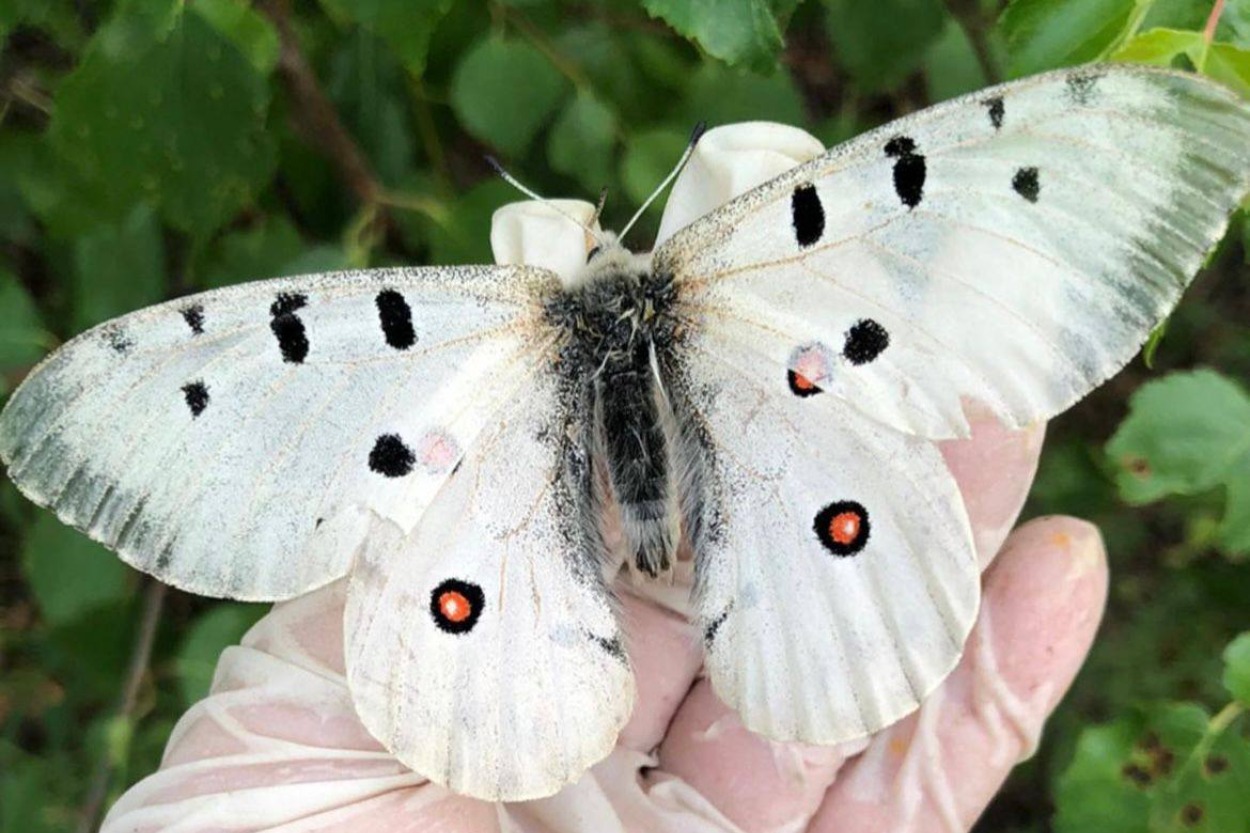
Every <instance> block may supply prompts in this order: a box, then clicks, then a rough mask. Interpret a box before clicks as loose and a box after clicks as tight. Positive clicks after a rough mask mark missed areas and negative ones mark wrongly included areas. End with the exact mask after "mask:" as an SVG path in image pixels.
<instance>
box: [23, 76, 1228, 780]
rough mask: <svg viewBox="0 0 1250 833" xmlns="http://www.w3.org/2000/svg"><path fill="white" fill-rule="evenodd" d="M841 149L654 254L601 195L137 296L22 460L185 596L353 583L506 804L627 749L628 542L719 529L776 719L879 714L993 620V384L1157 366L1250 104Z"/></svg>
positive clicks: (1035, 91) (84, 338)
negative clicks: (977, 532) (603, 220)
mask: <svg viewBox="0 0 1250 833" xmlns="http://www.w3.org/2000/svg"><path fill="white" fill-rule="evenodd" d="M752 129H754V130H757V131H760V130H763V131H773V132H775V133H776V134H777V135H778V136H782V137H783V138H785V137H786V136H790V134H784V131H785V130H787V128H782V127H779V126H768V125H755V126H754V127H753V128H752ZM725 130H726V131H728V130H729V129H725ZM783 134H784V135H783ZM737 135H740V134H734V133H731V132H720V131H713V132H711V133H709V134H708V135H707V136H706V137H705V139H704V141H703V142H702V143H701V144H700V145H698V146H697V148H696V150H695V151H694V156H693V158H692V159H691V162H690V167H689V170H691V171H695V170H698V169H700V167H701V166H702V167H703V168H704V169H706V168H708V166H714V165H715V164H716V160H715V158H714V155H715V153H716V152H717V148H718V147H720V148H723V147H724V146H727V145H732V144H733V141H734V139H733V137H734V136H737ZM790 138H793V137H792V136H790ZM787 141H789V139H787ZM795 141H798V142H799V144H800V145H801V144H802V141H800V140H795ZM718 142H719V144H718ZM803 156H804V158H807V159H808V161H805V162H803V163H802V164H798V165H795V166H793V167H790V168H789V169H788V170H784V171H782V172H780V173H778V174H777V175H775V176H771V175H770V177H769V178H767V181H762V182H761V181H759V177H758V176H756V175H755V174H753V173H752V172H750V171H746V172H741V171H739V173H742V176H741V177H739V178H738V180H736V181H733V182H728V181H726V182H723V183H722V185H723V188H724V190H725V193H724V194H722V195H720V197H718V198H717V199H715V200H713V202H720V201H721V200H722V199H724V200H727V201H725V202H724V204H723V205H721V206H720V207H718V208H715V209H714V210H710V211H707V208H708V207H710V206H703V205H702V203H700V200H703V201H704V202H706V201H708V199H710V198H709V197H708V195H707V194H703V195H702V196H700V195H699V194H697V193H695V192H694V191H691V189H690V188H683V185H682V181H680V180H679V182H678V184H677V186H675V189H674V193H673V195H672V197H671V199H670V206H669V207H670V212H669V213H666V215H665V216H666V219H665V221H664V222H663V223H662V225H661V234H660V238H661V239H660V241H659V243H658V245H657V247H656V248H655V250H654V251H653V252H650V253H641V254H639V253H633V252H631V251H629V250H627V249H626V248H625V247H624V246H623V245H622V244H621V243H620V241H619V239H618V238H617V237H615V236H613V235H611V234H608V233H606V232H600V231H599V230H598V229H597V228H596V227H595V225H594V224H593V221H591V220H590V219H589V217H587V216H586V215H585V214H584V213H583V215H582V216H581V217H580V218H574V219H576V220H577V221H578V222H574V223H568V222H567V220H564V219H561V218H556V219H555V220H554V222H555V223H557V224H559V223H564V224H565V225H564V226H563V227H562V229H563V230H562V231H557V230H555V229H554V227H553V230H552V232H551V235H550V239H549V245H548V246H547V247H546V249H544V248H543V246H542V245H541V243H542V241H541V240H540V241H539V242H540V244H539V245H538V249H542V251H536V252H535V254H534V257H533V258H530V259H529V261H530V262H529V264H528V265H527V264H526V263H512V264H503V265H496V266H466V267H428V268H406V269H379V270H372V271H356V272H340V273H333V274H323V275H314V276H306V277H299V278H285V279H278V280H273V281H266V282H260V283H254V284H248V285H242V286H235V287H229V288H226V289H221V290H217V291H212V292H207V293H204V294H200V295H195V296H192V297H188V298H184V299H180V300H175V301H172V302H169V303H166V304H162V305H159V306H155V307H152V308H149V309H146V310H142V311H139V312H136V313H133V314H131V315H128V316H124V317H122V318H119V319H116V320H114V321H111V322H108V323H106V324H103V325H101V326H99V327H97V328H95V329H93V330H91V331H89V332H87V333H85V334H83V335H81V336H79V337H78V338H76V339H74V340H73V341H71V342H70V343H68V344H66V345H65V346H64V347H62V348H61V349H60V350H58V351H57V352H55V353H54V354H53V355H52V356H51V357H49V358H48V359H47V360H46V361H45V362H44V363H43V364H41V365H40V366H39V367H38V368H36V369H35V370H34V371H33V372H32V373H31V374H30V376H29V377H28V378H27V379H26V380H25V382H24V383H23V385H22V386H21V387H20V389H19V390H18V391H17V392H16V393H15V394H14V395H13V397H12V399H11V400H10V402H9V403H8V405H7V407H6V408H5V410H4V412H3V415H2V416H0V456H2V457H3V459H4V461H5V462H6V463H7V465H8V474H9V477H10V478H11V479H12V480H13V481H14V482H15V483H16V484H17V485H18V487H19V488H20V489H21V490H22V491H23V492H24V493H25V494H26V495H27V496H28V497H30V498H31V499H32V500H34V501H35V502H36V503H38V504H40V505H43V506H47V507H50V508H52V509H53V510H54V511H55V512H56V513H57V514H58V515H59V516H60V517H61V518H62V519H63V520H64V521H66V522H67V523H69V524H71V525H73V526H74V527H76V528H78V529H80V530H83V531H84V532H86V533H87V534H88V535H90V536H91V537H92V538H94V539H96V540H98V541H101V542H103V543H104V544H105V545H107V546H109V547H111V548H113V549H114V550H116V551H117V553H118V554H119V555H120V556H121V557H122V558H123V559H124V560H125V561H126V562H127V563H129V564H132V565H133V566H135V567H137V568H138V569H140V570H143V571H145V572H147V573H150V574H152V575H154V576H156V577H158V578H159V579H161V580H163V581H166V582H168V583H170V584H173V585H175V586H177V587H181V588H184V589H186V590H189V591H192V592H195V593H201V594H206V595H211V596H220V597H227V598H233V599H244V600H277V599H285V598H290V597H292V596H295V595H298V594H301V593H304V592H307V591H309V590H311V589H313V588H316V587H319V586H321V585H325V584H327V583H329V582H331V581H334V580H337V579H340V578H343V577H344V576H347V577H349V589H348V603H347V611H346V616H345V622H344V628H345V650H346V662H347V669H348V670H347V674H348V683H349V686H350V689H351V692H352V696H353V699H354V701H355V703H356V705H357V708H358V710H359V712H360V716H361V718H362V720H363V722H364V724H365V725H366V726H367V727H368V729H369V730H370V731H371V732H372V733H373V734H374V735H375V736H376V737H377V738H378V739H379V740H380V741H382V742H383V743H384V744H385V745H386V747H387V748H388V749H390V750H391V751H392V752H393V753H394V754H395V755H396V756H397V757H398V758H399V760H401V761H402V762H403V763H405V764H406V765H408V766H410V767H411V768H412V769H414V770H415V771H417V772H418V773H420V774H422V775H424V776H426V777H428V778H430V779H431V780H433V781H435V782H437V783H439V784H444V785H447V786H449V787H450V788H451V789H453V790H455V791H457V792H460V793H463V794H466V795H471V796H476V797H480V798H486V799H503V800H519V799H527V798H534V797H539V796H544V795H550V794H552V793H554V792H556V791H557V790H558V789H559V788H560V787H561V786H562V785H564V784H566V783H568V782H570V781H572V780H574V779H576V778H577V777H578V776H579V775H580V774H581V773H582V772H583V771H584V770H585V769H586V768H587V767H589V766H590V765H592V764H593V763H595V762H596V761H598V760H599V759H601V758H603V757H604V756H605V755H606V754H607V753H608V752H609V751H610V749H611V748H612V745H613V743H614V742H615V739H616V736H617V733H618V732H619V730H620V728H621V727H622V725H623V724H624V722H625V720H626V719H627V718H628V716H629V714H630V710H631V708H632V704H633V700H634V695H635V692H634V681H633V676H632V674H631V670H630V660H629V649H630V648H631V646H627V645H626V644H625V640H624V637H623V634H622V630H621V624H620V622H619V621H618V619H617V616H616V612H615V606H614V601H613V597H612V594H611V590H610V582H611V578H612V577H611V576H609V575H605V567H604V565H605V563H609V562H608V560H607V558H606V556H605V553H606V552H607V551H608V550H609V549H612V548H618V549H619V551H621V552H624V553H625V560H626V566H625V567H624V569H626V570H628V571H630V572H631V573H633V574H634V575H636V576H639V577H641V578H642V579H645V580H652V579H654V580H656V581H662V580H664V578H665V577H667V576H670V575H671V573H672V571H673V569H674V564H675V559H677V558H678V554H679V553H680V552H683V551H685V550H684V549H683V548H685V547H688V548H689V549H688V552H689V553H691V554H692V556H693V559H694V565H695V573H696V587H695V593H694V598H693V611H694V616H693V618H694V624H695V628H696V633H697V638H700V639H702V642H703V645H704V648H705V656H706V659H705V665H706V671H707V674H708V675H709V676H710V678H711V681H712V683H713V686H714V688H715V690H716V692H717V693H718V695H719V696H720V697H721V698H722V699H723V700H725V701H726V702H727V703H728V704H729V705H731V706H732V707H733V708H735V709H736V710H737V712H738V714H739V715H740V716H741V718H742V720H743V722H744V723H745V725H746V726H747V727H748V728H750V729H752V730H754V731H756V732H759V733H762V734H764V735H766V736H768V737H770V738H773V739H776V740H782V741H803V742H807V743H816V744H834V743H838V742H842V741H846V740H850V739H854V738H858V737H862V736H865V735H868V734H871V733H873V732H875V731H877V730H879V729H881V728H883V727H884V726H887V725H888V724H890V723H892V722H894V721H896V720H898V719H900V718H901V717H903V716H905V715H907V714H908V713H910V712H911V711H913V710H914V709H916V708H917V706H918V704H919V703H920V702H921V701H922V700H923V699H924V698H925V697H926V695H927V694H929V693H930V692H931V691H933V689H934V688H935V687H936V686H937V685H938V684H939V683H940V682H941V681H942V680H943V678H944V677H945V676H946V675H947V674H948V673H949V672H950V671H951V669H952V668H953V667H954V665H955V664H956V662H957V661H958V659H959V658H960V655H961V653H962V651H963V646H964V641H965V639H966V637H967V635H968V633H969V630H970V628H971V626H972V624H973V621H974V619H975V618H976V615H977V609H978V604H979V597H980V585H979V570H978V566H977V559H976V555H975V552H974V547H973V542H972V539H971V534H970V530H969V524H968V520H967V515H966V511H965V509H964V507H963V505H962V503H961V500H960V497H959V494H958V492H957V489H956V486H955V482H954V480H953V478H952V476H951V474H950V473H949V472H948V471H947V469H946V467H945V465H944V463H943V461H942V458H941V456H940V455H939V453H938V451H937V450H936V448H935V445H934V441H936V440H941V439H946V438H953V437H960V436H964V435H966V434H967V433H968V430H969V428H968V423H967V421H966V419H965V416H964V408H965V405H966V404H967V403H970V402H976V403H979V404H980V406H981V407H983V408H985V409H987V410H988V411H990V412H991V413H993V414H994V415H995V416H997V417H998V418H999V419H1000V420H1001V421H1002V422H1003V423H1005V424H1007V425H1008V426H1013V427H1020V426H1025V425H1028V424H1030V423H1033V422H1036V421H1038V420H1044V419H1046V418H1048V417H1051V416H1053V415H1054V414H1056V413H1058V412H1060V411H1062V410H1064V409H1065V408H1067V407H1068V406H1070V405H1071V404H1073V403H1074V402H1075V401H1076V400H1078V399H1079V398H1080V397H1082V396H1083V395H1085V394H1086V393H1087V392H1088V391H1089V390H1091V389H1092V388H1093V387H1094V386H1096V385H1098V384H1099V383H1101V382H1102V381H1104V380H1105V379H1107V378H1108V377H1110V376H1111V375H1112V374H1114V373H1115V372H1116V371H1117V370H1118V369H1119V368H1121V367H1122V366H1123V365H1124V364H1125V363H1126V362H1127V361H1128V360H1129V359H1130V358H1131V357H1132V356H1133V355H1134V354H1135V352H1136V351H1137V350H1138V349H1139V348H1140V346H1141V345H1142V343H1143V342H1144V340H1145V339H1146V338H1147V336H1148V335H1149V334H1150V332H1151V331H1152V330H1153V329H1154V328H1155V327H1156V326H1157V325H1158V324H1159V323H1160V322H1161V320H1162V319H1163V318H1164V317H1165V316H1166V315H1167V314H1168V313H1169V311H1170V310H1171V309H1172V307H1173V306H1174V305H1175V304H1176V302H1177V300H1178V298H1179V296H1180V294H1181V292H1182V290H1183V289H1184V288H1185V286H1186V285H1187V284H1188V282H1189V281H1190V280H1191V279H1192V277H1193V275H1194V273H1195V272H1196V271H1197V269H1198V268H1199V266H1200V265H1201V263H1202V261H1203V258H1204V256H1205V254H1206V253H1207V252H1208V251H1209V250H1210V249H1211V248H1212V247H1213V246H1214V244H1215V243H1216V242H1217V241H1218V240H1219V239H1220V238H1221V236H1222V234H1223V232H1224V229H1225V228H1226V224H1227V221H1228V215H1229V213H1230V212H1231V210H1232V209H1233V208H1234V207H1235V206H1236V205H1237V203H1238V201H1239V200H1240V199H1241V198H1242V197H1243V196H1244V195H1245V194H1246V192H1247V190H1248V189H1250V108H1247V106H1246V104H1245V103H1243V102H1242V101H1240V100H1239V99H1238V98H1237V97H1236V96H1235V95H1233V94H1232V93H1230V92H1228V91H1226V90H1224V89H1223V88H1221V87H1219V86H1217V85H1215V84H1212V83H1210V82H1208V81H1206V80H1203V79H1201V78H1199V77H1197V76H1193V75H1189V74H1184V73H1178V72H1172V71H1164V70H1156V69H1147V68H1133V67H1127V66H1089V67H1080V68H1076V69H1070V70H1064V71H1060V72H1055V73H1050V74H1045V75H1040V76H1036V77H1032V78H1027V79H1023V80H1020V81H1015V82H1011V83H1008V84H1004V85H1001V86H998V87H994V88H991V89H988V90H985V91H982V92H978V93H976V94H973V95H969V96H966V97H964V98H960V99H957V100H954V101H951V102H948V103H944V104H941V105H938V106H935V107H932V108H929V109H926V110H923V111H920V112H918V113H916V114H914V115H911V116H908V117H906V118H903V119H901V120H898V121H895V122H893V123H890V124H887V125H885V126H883V127H880V128H878V129H876V130H873V131H871V132H869V133H867V134H865V135H863V136H861V137H859V138H857V139H854V140H852V141H850V142H847V143H846V144H843V145H840V146H838V147H835V148H833V149H831V150H828V151H822V150H820V149H819V148H816V149H807V150H804V152H803ZM730 173H734V172H733V171H731V172H730ZM683 176H685V175H684V174H683ZM731 179H732V177H731ZM577 205H585V204H580V203H579V204H577ZM557 207H558V206H557ZM587 209H588V210H589V207H587ZM705 211H707V213H704V212H705ZM564 213H566V214H567V213H569V211H565V212H564ZM700 214H701V215H702V216H697V217H696V216H695V215H700ZM672 218H680V222H678V221H677V220H674V219H672ZM579 223H580V225H579ZM678 226H680V227H678ZM570 230H571V231H572V234H569V233H568V232H569V231H570ZM531 242H532V239H531ZM556 262H558V263H560V264H563V265H562V266H560V267H559V268H544V267H543V266H541V265H533V264H534V263H548V264H549V265H550V264H551V263H556ZM607 512H614V513H616V514H617V515H618V516H619V540H615V541H609V540H607V539H606V538H605V535H606V533H605V524H604V522H603V518H604V516H605V513H607ZM634 647H635V649H637V646H634Z"/></svg>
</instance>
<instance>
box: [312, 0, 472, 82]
mask: <svg viewBox="0 0 1250 833" xmlns="http://www.w3.org/2000/svg"><path fill="white" fill-rule="evenodd" d="M321 5H322V6H324V7H325V9H326V11H327V12H329V13H330V14H332V15H334V16H335V17H337V18H339V19H340V20H350V21H352V22H353V23H357V24H359V25H360V26H362V27H363V28H365V29H368V30H369V31H370V32H373V33H374V34H375V35H378V36H379V37H381V38H382V39H383V40H385V41H386V42H387V44H388V45H389V46H390V48H391V49H393V50H394V51H395V54H396V56H398V57H399V60H400V61H402V62H403V64H404V67H405V68H406V69H407V70H408V71H409V72H411V73H412V74H413V75H421V74H422V73H423V72H425V62H426V59H427V58H428V57H429V53H430V38H432V37H433V35H434V30H435V29H436V28H437V27H438V24H439V22H440V21H441V20H442V19H443V17H444V16H445V15H446V14H447V12H448V10H449V9H450V8H451V5H452V4H451V0H420V2H415V3H414V2H413V0H321Z"/></svg>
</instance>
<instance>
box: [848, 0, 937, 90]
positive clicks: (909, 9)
mask: <svg viewBox="0 0 1250 833" xmlns="http://www.w3.org/2000/svg"><path fill="white" fill-rule="evenodd" d="M825 7H826V8H827V9H828V23H827V27H828V30H829V39H830V40H832V41H833V45H834V48H835V53H834V57H835V59H836V60H837V61H838V63H840V64H841V65H842V66H844V67H846V70H847V72H849V73H850V74H851V77H852V78H853V79H854V80H855V83H856V85H857V86H858V87H859V88H860V89H861V90H863V91H866V92H875V91H878V90H888V89H891V88H893V87H895V86H897V85H898V84H899V83H900V82H901V81H903V79H905V78H906V77H907V76H908V75H909V74H911V73H912V72H914V71H915V70H917V69H919V68H920V64H921V62H922V61H924V58H925V53H926V51H927V50H928V48H929V47H930V46H932V45H933V44H934V43H935V42H936V41H937V40H938V38H939V37H941V35H942V29H943V27H944V26H945V25H946V20H947V17H946V11H945V8H944V7H943V5H942V3H941V2H940V0H880V2H875V3H864V2H860V1H859V0H825Z"/></svg>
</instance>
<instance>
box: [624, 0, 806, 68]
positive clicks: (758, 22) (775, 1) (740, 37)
mask: <svg viewBox="0 0 1250 833" xmlns="http://www.w3.org/2000/svg"><path fill="white" fill-rule="evenodd" d="M797 5H798V2H797V0H772V2H768V0H642V6H643V8H645V9H646V10H647V12H648V13H649V14H650V15H651V16H652V17H658V18H660V19H661V20H663V21H665V22H666V23H668V25H669V26H672V27H673V29H674V30H675V31H676V32H677V33H678V34H680V35H682V36H683V37H686V38H688V39H690V40H692V41H695V42H697V43H698V44H699V46H701V47H703V49H704V51H706V52H707V53H708V54H709V55H711V56H712V57H714V58H719V59H720V60H722V61H724V62H725V63H727V64H729V65H730V66H744V67H748V68H750V69H753V70H755V71H757V72H771V71H772V70H774V69H776V67H777V56H778V55H779V54H781V50H782V47H784V46H785V44H784V43H783V41H782V38H781V35H782V32H783V31H784V29H785V24H786V22H787V21H788V20H789V18H790V15H791V14H792V13H793V12H794V7H795V6H797Z"/></svg>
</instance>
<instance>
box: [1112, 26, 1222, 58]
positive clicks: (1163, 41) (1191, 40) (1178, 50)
mask: <svg viewBox="0 0 1250 833" xmlns="http://www.w3.org/2000/svg"><path fill="white" fill-rule="evenodd" d="M1201 49H1202V33H1201V32H1186V31H1181V30H1179V29H1151V30H1150V31H1148V32H1142V33H1141V34H1140V35H1137V36H1135V37H1133V38H1132V39H1130V40H1129V41H1128V42H1127V43H1125V44H1124V45H1123V46H1121V47H1120V48H1119V49H1117V50H1116V51H1115V52H1114V53H1112V55H1111V58H1112V60H1116V61H1129V62H1131V63H1136V64H1154V65H1156V66H1162V67H1166V66H1171V65H1172V61H1173V60H1175V58H1176V56H1177V55H1192V53H1193V52H1194V51H1195V50H1201Z"/></svg>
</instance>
